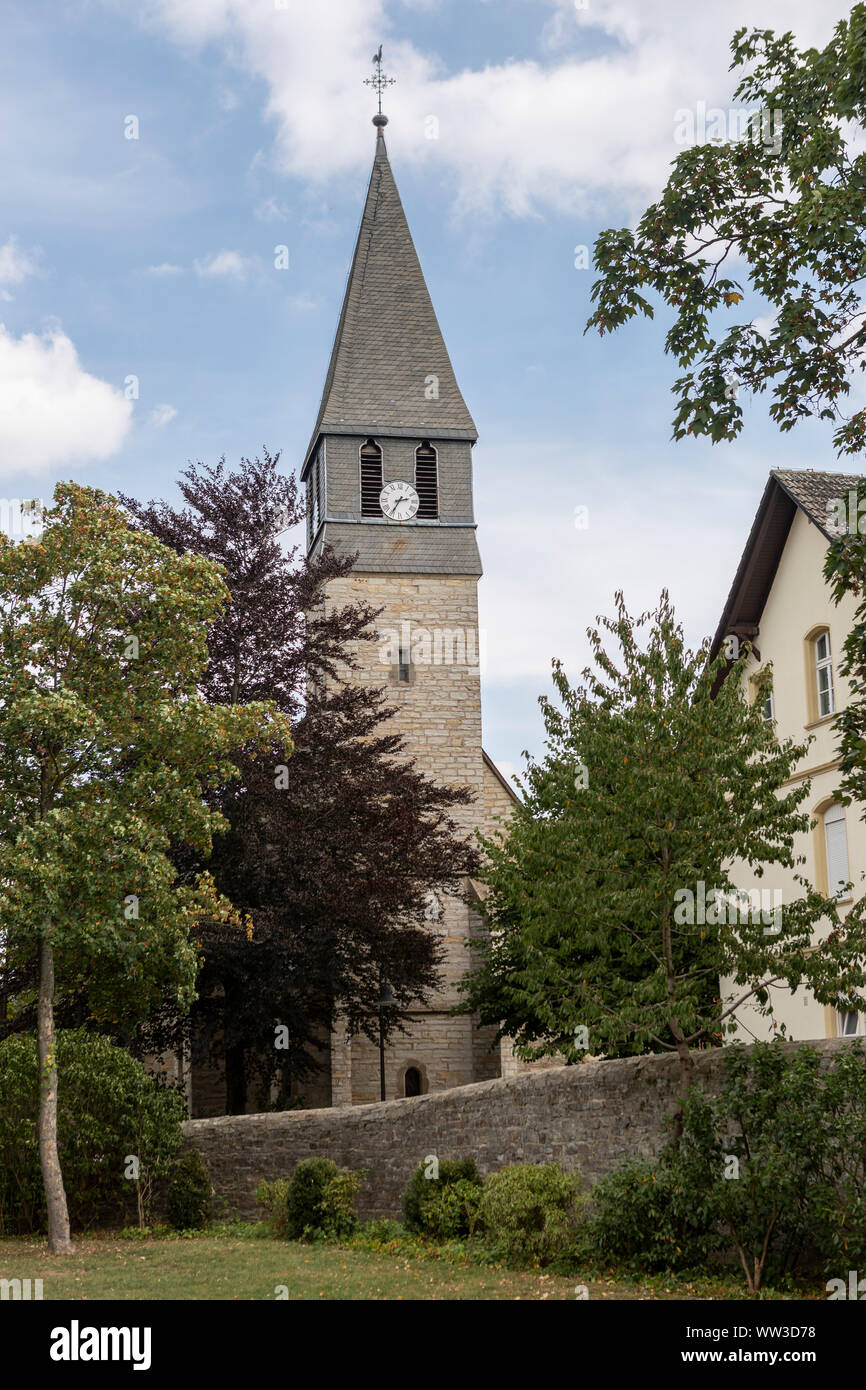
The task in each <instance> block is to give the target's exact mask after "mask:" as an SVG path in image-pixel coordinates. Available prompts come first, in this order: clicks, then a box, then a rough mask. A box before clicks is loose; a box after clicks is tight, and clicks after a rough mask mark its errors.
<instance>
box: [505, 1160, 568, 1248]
mask: <svg viewBox="0 0 866 1390" xmlns="http://www.w3.org/2000/svg"><path fill="white" fill-rule="evenodd" d="M580 1188H581V1180H580V1177H579V1176H578V1175H577V1174H573V1173H566V1172H565V1171H564V1169H563V1168H562V1167H561V1165H560V1164H558V1163H515V1164H512V1165H510V1166H509V1167H507V1168H501V1169H500V1170H499V1172H497V1173H491V1175H490V1177H489V1178H488V1179H487V1181H486V1183H485V1184H484V1195H483V1199H482V1202H481V1217H482V1220H483V1222H484V1225H485V1228H486V1231H487V1235H488V1237H489V1239H490V1241H491V1243H492V1244H493V1245H494V1246H496V1247H498V1248H499V1249H501V1251H502V1253H503V1254H504V1256H505V1257H506V1259H507V1260H509V1261H510V1262H512V1263H515V1264H549V1263H550V1262H551V1260H554V1259H557V1258H558V1257H559V1256H562V1255H565V1254H567V1253H568V1252H569V1251H570V1250H571V1249H572V1247H573V1245H574V1239H575V1225H576V1222H577V1217H578V1210H579V1202H580Z"/></svg>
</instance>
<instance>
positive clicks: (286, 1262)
mask: <svg viewBox="0 0 866 1390" xmlns="http://www.w3.org/2000/svg"><path fill="white" fill-rule="evenodd" d="M0 1278H2V1279H14V1278H18V1279H28V1278H29V1279H41V1280H42V1281H43V1296H44V1298H45V1300H46V1301H47V1300H51V1299H100V1298H113V1299H205V1300H207V1299H274V1298H276V1297H277V1294H276V1289H277V1286H280V1285H282V1286H284V1290H285V1289H287V1290H288V1297H289V1299H293V1300H297V1299H305V1300H312V1301H317V1300H319V1299H325V1300H328V1299H339V1300H345V1299H376V1300H399V1299H446V1300H447V1299H460V1300H463V1299H466V1300H473V1299H482V1300H486V1299H520V1300H526V1299H553V1300H557V1299H559V1300H561V1299H574V1298H575V1287H576V1285H577V1284H578V1282H580V1283H583V1284H585V1285H586V1287H587V1289H588V1291H589V1298H590V1299H605V1300H608V1299H690V1300H691V1299H729V1298H742V1297H744V1293H743V1286H742V1283H741V1282H740V1281H739V1280H737V1279H731V1280H725V1281H722V1280H718V1279H716V1280H709V1279H707V1280H700V1281H688V1280H676V1279H653V1280H644V1281H641V1280H628V1279H619V1278H617V1279H614V1278H613V1277H611V1278H603V1277H595V1278H587V1277H584V1278H582V1279H581V1278H580V1277H579V1276H575V1275H572V1276H569V1277H568V1278H564V1277H563V1276H561V1275H551V1274H545V1273H543V1272H540V1271H528V1270H507V1269H499V1268H490V1267H485V1266H483V1265H479V1264H477V1263H470V1262H469V1261H468V1260H467V1261H465V1262H460V1261H459V1260H457V1259H455V1258H448V1259H440V1258H436V1257H435V1254H433V1252H431V1253H430V1254H428V1255H427V1256H421V1255H414V1254H402V1253H398V1254H389V1253H378V1252H377V1253H372V1252H370V1251H367V1250H362V1249H356V1248H351V1247H344V1246H334V1245H302V1244H298V1243H295V1242H291V1241H279V1240H273V1239H267V1238H263V1237H261V1236H257V1235H255V1234H253V1233H252V1232H251V1230H250V1228H249V1227H247V1228H245V1229H244V1228H240V1229H239V1228H231V1227H226V1228H223V1229H219V1230H216V1231H214V1232H211V1233H209V1234H207V1235H200V1236H194V1237H184V1238H182V1239H172V1240H161V1239H145V1240H128V1239H120V1238H119V1237H117V1236H111V1235H108V1236H98V1237H87V1238H83V1239H80V1240H78V1241H77V1242H76V1253H75V1255H73V1256H71V1257H60V1258H59V1257H56V1256H49V1255H48V1254H47V1253H46V1251H45V1245H44V1242H42V1241H40V1240H36V1239H33V1238H23V1237H22V1238H16V1239H12V1240H0ZM284 1290H283V1292H282V1297H284V1298H285V1297H286V1294H285V1291H284ZM769 1296H771V1297H772V1296H775V1297H777V1298H778V1297H780V1296H781V1295H779V1294H775V1295H769ZM804 1296H806V1297H808V1296H809V1295H808V1294H805V1295H804V1293H803V1292H799V1293H797V1294H796V1295H791V1297H797V1298H802V1297H804ZM813 1296H815V1297H822V1296H826V1295H825V1294H824V1293H823V1292H817V1291H816V1292H815V1293H814V1295H813Z"/></svg>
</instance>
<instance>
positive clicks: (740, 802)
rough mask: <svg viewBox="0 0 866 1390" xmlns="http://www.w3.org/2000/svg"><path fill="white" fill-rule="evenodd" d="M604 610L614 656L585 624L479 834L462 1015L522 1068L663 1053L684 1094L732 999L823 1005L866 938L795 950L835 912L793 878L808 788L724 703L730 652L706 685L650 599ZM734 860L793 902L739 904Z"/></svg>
mask: <svg viewBox="0 0 866 1390" xmlns="http://www.w3.org/2000/svg"><path fill="white" fill-rule="evenodd" d="M616 602H617V613H616V617H615V618H603V619H600V620H599V621H600V622H601V624H602V627H603V628H604V629H606V631H607V632H608V633H610V634H612V636H613V637H614V638H615V639H616V642H617V644H618V647H619V651H618V652H617V653H615V654H614V655H611V654H609V652H608V651H607V650H606V649H605V647H604V645H603V641H604V639H603V636H602V633H601V632H600V631H599V630H598V629H595V630H590V632H589V634H588V635H589V638H590V642H591V645H592V650H593V657H594V668H592V667H591V668H588V669H587V670H586V671H585V672H584V673H583V675H584V684H583V685H581V686H579V687H578V688H577V689H572V687H571V686H570V685H569V682H568V679H567V677H566V675H565V672H564V671H563V669H562V666H561V665H560V664H559V663H558V662H555V663H554V669H553V679H554V683H555V685H556V688H557V691H558V695H559V700H560V703H559V704H558V705H557V704H554V703H552V702H551V701H549V700H547V699H546V698H544V697H542V699H541V706H542V711H543V715H544V721H545V728H546V735H547V737H546V745H547V752H546V754H545V756H544V757H543V758H542V759H541V760H540V761H534V760H532V759H529V760H528V766H527V772H526V775H525V778H524V791H525V797H524V800H523V802H522V804H520V805H519V806H518V807H516V808H515V811H514V814H513V816H512V818H511V820H510V822H509V823H508V825H507V827H505V828H504V829H503V831H502V832H500V834H499V835H498V836H497V837H494V838H493V839H492V840H488V841H485V842H484V849H485V851H486V854H487V856H488V862H487V866H486V868H485V869H484V871H483V877H484V880H485V881H486V883H487V884H488V887H489V894H488V897H487V899H486V905H485V906H486V913H487V916H488V920H489V923H490V928H491V933H490V939H489V941H487V942H486V943H485V942H479V943H478V944H479V947H480V949H481V952H482V962H481V965H480V967H479V969H478V970H477V971H476V972H475V973H474V974H473V975H471V976H469V977H468V979H467V981H466V982H465V983H464V992H465V994H466V1004H465V1007H466V1008H467V1009H478V1010H479V1012H480V1014H481V1021H482V1022H483V1023H499V1024H500V1029H501V1033H502V1034H508V1035H510V1036H512V1037H513V1038H514V1039H515V1040H516V1043H517V1045H518V1051H519V1053H520V1054H521V1055H522V1056H524V1057H529V1058H533V1057H539V1056H543V1055H545V1054H556V1053H560V1054H565V1055H566V1056H567V1057H568V1058H569V1059H571V1060H574V1059H575V1058H576V1056H577V1055H578V1053H579V1052H581V1051H586V1050H587V1048H589V1049H590V1050H591V1051H604V1050H608V1049H610V1050H614V1049H616V1048H619V1047H621V1046H622V1045H623V1044H624V1043H626V1044H628V1045H629V1046H630V1047H635V1046H637V1047H640V1048H647V1047H655V1048H656V1049H658V1050H663V1051H671V1052H675V1053H676V1054H677V1056H678V1058H679V1062H680V1068H679V1075H680V1095H681V1097H684V1096H685V1094H686V1093H687V1091H688V1088H689V1086H690V1084H691V1082H692V1079H693V1068H694V1063H693V1057H692V1051H691V1050H692V1049H693V1048H694V1047H697V1046H706V1045H708V1044H712V1043H714V1042H716V1041H718V1040H720V1039H721V1037H722V1035H723V1033H724V1032H725V1031H732V1030H733V1028H734V1026H735V1024H734V1014H735V1011H736V1010H737V1009H738V1008H741V1007H742V1006H743V1005H744V1004H745V1003H746V1002H747V1001H752V1002H753V1003H754V1005H755V1006H756V1007H757V1008H758V1010H759V1011H760V1012H762V1013H764V1014H769V1013H770V1012H771V1004H770V1000H769V994H768V991H769V989H770V987H771V985H774V984H781V985H787V986H788V987H790V988H791V989H799V988H801V987H803V986H808V987H809V988H810V989H811V990H812V991H813V993H814V994H815V997H816V998H817V999H819V1000H820V1001H821V1002H824V1003H833V1002H838V1000H839V999H840V998H841V997H842V995H843V994H844V993H845V992H848V991H851V990H853V989H858V988H860V987H862V986H863V985H864V983H866V931H864V929H863V927H862V926H861V925H859V924H857V925H856V926H855V927H852V928H851V929H850V930H848V929H847V927H846V928H845V929H843V928H842V927H839V926H836V927H834V929H833V930H831V931H829V932H828V933H826V934H825V936H824V939H823V940H821V941H820V943H819V944H815V940H814V928H815V927H816V926H817V924H818V923H819V922H820V921H821V920H822V918H824V917H825V916H826V917H829V918H830V920H831V921H833V922H835V921H836V914H835V906H834V904H833V902H832V901H831V900H829V899H827V898H824V897H822V896H820V895H819V894H817V893H815V892H814V891H813V890H812V889H811V887H810V886H809V884H808V883H807V882H806V881H805V880H804V879H803V878H802V876H801V875H800V874H798V873H797V872H796V865H797V864H798V863H799V862H801V861H800V859H798V858H797V856H796V855H795V852H794V837H795V835H796V834H798V833H803V832H804V831H806V830H807V829H808V827H809V814H808V812H806V811H804V810H802V809H800V808H801V807H802V805H803V802H804V801H805V800H806V798H807V797H808V784H806V783H802V782H801V783H798V784H795V785H790V786H789V785H787V783H788V779H789V778H790V776H791V774H792V772H793V771H794V769H795V767H796V766H797V764H798V762H799V761H800V759H801V758H802V756H803V754H804V752H805V747H804V746H803V745H798V744H796V743H794V742H793V741H792V740H790V739H787V740H785V741H784V742H777V741H776V740H775V739H774V738H773V737H772V735H771V734H770V733H769V732H768V730H767V727H766V725H765V724H764V721H763V718H762V714H761V710H760V707H759V705H758V704H754V705H751V706H750V705H749V704H748V703H747V701H746V700H745V699H744V697H743V694H742V692H741V689H740V683H739V677H740V676H741V675H742V669H743V664H744V662H745V661H746V656H745V654H744V655H742V656H741V657H740V659H739V661H738V662H737V663H735V665H734V666H733V669H732V670H731V674H730V678H729V679H728V680H727V681H725V682H724V683H722V684H721V686H720V688H719V681H720V678H721V675H722V672H723V671H724V669H725V658H724V656H719V657H718V658H716V660H715V661H713V662H712V663H710V662H709V659H708V656H709V653H708V643H704V645H703V646H702V647H701V648H700V649H699V650H698V651H697V652H692V651H690V650H689V649H687V648H686V646H685V643H684V639H683V633H682V628H681V626H680V625H679V624H678V623H677V621H676V618H675V615H674V611H673V608H672V606H671V604H670V600H669V598H668V595H667V593H666V592H663V594H662V597H661V600H660V602H659V605H658V608H657V609H656V611H655V612H654V613H652V614H643V615H642V616H641V617H640V618H637V619H633V618H632V617H630V616H629V614H628V613H627V611H626V608H625V603H624V600H623V597H622V594H617V598H616ZM644 628H646V629H647V631H646V633H645V634H642V631H641V630H642V629H644ZM642 636H645V640H644V641H641V640H640V639H641V638H642ZM734 861H740V862H743V861H745V862H746V863H748V864H749V865H751V866H752V867H753V868H754V869H755V871H756V873H757V874H758V876H762V875H763V874H764V872H765V869H766V868H767V866H771V865H778V866H779V867H780V868H784V869H786V870H789V871H793V872H794V877H795V880H796V881H797V882H798V883H799V884H800V885H801V887H802V890H803V895H802V897H800V898H798V899H796V900H795V901H793V902H791V903H787V904H783V905H782V906H781V907H776V906H774V907H773V910H772V911H769V910H766V911H765V910H763V905H762V908H761V909H757V908H756V907H755V905H754V903H744V902H743V900H742V899H740V898H739V897H738V895H737V890H736V889H735V887H734V884H733V882H732V880H731V876H730V874H731V870H732V868H733V864H734ZM702 885H703V887H702ZM701 903H703V904H704V910H703V911H702V910H701V909H700V904H701ZM702 918H703V919H704V920H701V919H702ZM852 963H853V964H852ZM723 975H724V976H728V977H730V978H731V979H732V981H733V984H734V988H733V997H732V998H730V999H728V1000H726V1001H723V1000H722V999H720V997H719V986H718V981H719V977H720V976H723ZM583 1030H585V1032H584V1031H583Z"/></svg>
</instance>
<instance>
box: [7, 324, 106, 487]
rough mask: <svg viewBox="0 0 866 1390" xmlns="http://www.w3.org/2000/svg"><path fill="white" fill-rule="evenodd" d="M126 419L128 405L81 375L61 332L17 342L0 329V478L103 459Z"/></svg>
mask: <svg viewBox="0 0 866 1390" xmlns="http://www.w3.org/2000/svg"><path fill="white" fill-rule="evenodd" d="M131 419H132V403H131V401H128V400H126V398H125V397H124V395H123V393H122V391H120V390H119V389H118V388H117V387H115V386H111V385H110V384H109V383H108V382H106V381H100V380H99V378H98V377H95V376H91V375H90V374H89V373H88V372H86V371H85V370H84V368H83V367H82V366H81V363H80V362H79V360H78V354H77V352H76V351H75V346H74V344H73V343H72V342H71V340H70V339H69V338H68V337H67V336H66V334H65V333H64V332H63V331H62V330H61V329H60V328H53V329H51V330H49V331H48V332H47V333H45V334H44V335H43V336H41V337H40V336H38V335H37V334H35V333H25V334H24V336H23V337H21V338H16V337H14V336H13V334H11V333H9V332H7V330H6V328H5V327H4V326H3V325H2V324H0V472H3V473H11V472H15V473H17V472H20V471H27V470H31V469H32V470H34V471H35V470H37V469H44V468H53V467H58V466H60V465H61V464H67V463H74V462H75V463H77V462H87V461H90V460H93V459H104V458H108V457H109V456H110V455H111V454H114V453H116V452H117V450H118V449H119V448H120V446H121V445H122V444H123V441H124V439H125V438H126V435H127V433H128V431H129V427H130V423H131Z"/></svg>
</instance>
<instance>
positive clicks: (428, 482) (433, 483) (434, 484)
mask: <svg viewBox="0 0 866 1390" xmlns="http://www.w3.org/2000/svg"><path fill="white" fill-rule="evenodd" d="M415 491H416V492H417V494H418V516H419V517H422V518H425V519H426V520H433V519H434V518H435V517H437V516H438V515H439V461H438V459H437V457H436V450H435V449H434V448H433V445H432V444H431V443H430V441H429V440H428V439H425V440H424V442H423V443H422V444H419V445H418V448H417V449H416V450H415Z"/></svg>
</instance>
